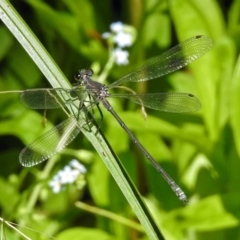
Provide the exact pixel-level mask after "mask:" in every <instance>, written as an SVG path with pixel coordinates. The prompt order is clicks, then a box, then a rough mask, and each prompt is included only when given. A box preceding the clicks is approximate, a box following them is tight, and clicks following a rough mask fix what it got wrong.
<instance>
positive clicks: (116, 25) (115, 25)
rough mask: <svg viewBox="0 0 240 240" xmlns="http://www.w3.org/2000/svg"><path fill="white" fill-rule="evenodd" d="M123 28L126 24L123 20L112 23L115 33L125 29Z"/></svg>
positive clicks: (111, 27)
mask: <svg viewBox="0 0 240 240" xmlns="http://www.w3.org/2000/svg"><path fill="white" fill-rule="evenodd" d="M123 28H124V24H123V23H122V22H115V23H111V25H110V29H111V31H112V32H115V33H117V32H121V31H123Z"/></svg>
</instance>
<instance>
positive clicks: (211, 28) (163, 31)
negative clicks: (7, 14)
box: [0, 0, 240, 240]
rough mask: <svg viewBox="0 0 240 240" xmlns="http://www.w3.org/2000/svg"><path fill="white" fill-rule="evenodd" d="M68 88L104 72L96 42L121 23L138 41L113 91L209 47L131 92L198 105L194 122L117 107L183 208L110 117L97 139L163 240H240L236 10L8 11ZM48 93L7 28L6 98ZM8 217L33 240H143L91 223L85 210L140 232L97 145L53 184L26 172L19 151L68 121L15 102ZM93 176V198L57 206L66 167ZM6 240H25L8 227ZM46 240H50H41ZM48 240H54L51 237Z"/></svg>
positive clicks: (220, 5) (79, 143) (1, 129)
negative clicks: (199, 38)
mask: <svg viewBox="0 0 240 240" xmlns="http://www.w3.org/2000/svg"><path fill="white" fill-rule="evenodd" d="M11 4H12V5H13V6H14V7H15V8H16V10H17V11H18V12H19V14H20V15H21V16H22V18H23V19H24V20H25V21H26V23H27V24H28V25H29V27H30V28H31V29H32V31H33V32H34V33H35V34H36V36H37V37H38V38H39V40H40V42H41V43H42V44H43V45H44V46H45V48H46V49H47V51H48V52H49V54H50V55H51V56H52V58H53V59H54V60H55V61H56V63H57V64H58V66H59V68H60V69H61V70H62V71H63V73H64V74H65V75H66V76H67V78H68V79H69V81H70V82H71V83H73V82H74V79H73V75H74V73H75V72H76V71H77V70H78V69H82V68H87V67H92V68H93V69H94V70H95V72H96V75H95V76H93V79H95V80H97V76H98V75H99V73H100V72H101V70H102V69H103V68H104V66H105V64H106V62H107V60H108V56H109V53H108V51H109V50H108V47H107V43H106V42H104V41H103V39H101V34H102V33H104V32H108V31H110V30H109V25H110V24H111V23H112V22H115V21H118V20H120V21H122V22H123V23H126V24H129V25H133V26H134V27H135V28H136V29H137V34H138V36H137V40H136V42H135V44H134V45H133V46H132V47H131V48H129V49H128V50H129V53H130V64H129V65H127V66H114V67H113V68H112V70H111V71H110V74H109V76H108V79H107V83H111V82H114V81H116V80H117V79H119V78H121V77H123V76H125V75H126V74H128V73H129V72H131V71H134V70H135V69H136V68H137V67H139V66H141V65H142V64H143V63H144V62H146V60H147V59H149V58H151V57H153V56H156V55H159V54H161V52H164V51H166V50H167V49H169V48H170V47H171V46H174V45H176V44H177V43H179V42H181V41H184V40H185V39H187V38H190V37H192V36H195V35H207V36H209V37H211V38H212V39H213V42H214V47H213V49H212V50H211V51H210V52H209V53H207V54H206V55H205V56H203V57H201V58H200V59H199V60H197V61H196V62H194V63H192V64H190V65H189V66H188V67H187V68H186V69H183V70H180V71H177V72H175V73H173V74H170V75H167V76H164V77H162V78H160V79H156V80H153V81H149V82H143V83H139V84H129V85H127V86H129V87H131V88H132V89H133V90H134V91H136V92H165V91H178V92H190V93H192V94H195V95H196V96H197V97H198V98H199V99H200V101H201V103H202V109H201V110H200V111H199V112H197V113H192V114H170V113H162V112H157V111H153V110H147V113H148V119H147V120H146V121H145V120H144V119H143V117H142V115H141V110H140V107H139V106H136V105H135V104H133V103H129V102H126V101H122V100H121V99H119V100H118V99H116V100H115V99H114V100H111V103H112V104H113V106H114V108H115V109H116V111H117V112H118V113H119V116H120V117H121V118H122V119H123V120H124V122H125V123H126V124H127V126H128V127H129V128H130V129H131V130H132V131H133V132H134V134H135V135H136V136H137V138H138V139H139V140H140V142H141V143H142V144H143V145H144V146H145V147H146V149H147V150H148V151H149V152H150V153H151V154H152V155H153V157H154V158H155V159H156V160H157V161H158V162H159V163H160V164H161V166H163V167H164V169H165V170H166V171H167V172H168V173H169V174H170V175H171V176H172V177H173V179H174V180H175V181H176V182H177V183H178V184H179V185H180V186H181V187H182V188H183V189H184V191H185V193H186V194H187V196H188V197H189V200H190V204H189V205H188V206H187V207H183V206H182V204H181V202H179V200H178V199H177V198H176V197H175V195H174V193H173V192H172V191H171V189H170V188H169V186H168V185H167V184H166V183H165V181H164V180H163V179H162V178H161V176H160V175H159V174H158V173H157V172H156V170H155V169H154V168H153V167H152V166H151V165H150V164H149V163H148V162H147V161H146V160H145V159H144V157H143V156H142V154H141V153H140V152H139V150H138V149H137V148H136V146H135V145H134V144H133V143H132V142H131V141H130V139H129V137H128V136H127V134H126V133H125V132H124V131H123V130H122V129H121V127H120V126H119V125H118V123H117V122H116V120H115V119H114V118H113V117H112V116H111V115H110V114H109V113H108V112H106V111H105V110H103V113H104V119H103V123H102V125H101V130H102V131H103V132H104V134H105V137H106V138H107V139H108V141H109V143H110V145H111V146H112V148H113V150H114V151H115V153H116V154H117V155H118V157H119V158H120V160H121V161H122V163H123V164H124V166H125V168H126V170H127V171H128V173H129V175H130V177H131V178H132V180H133V182H134V183H135V185H136V186H137V188H138V189H139V191H140V193H141V194H142V195H143V197H144V200H145V202H146V204H147V206H148V207H149V209H150V212H151V213H152V215H153V217H154V219H155V221H156V222H157V225H158V226H159V228H160V229H161V231H162V233H163V235H164V236H165V238H166V239H191V240H192V239H204V240H206V239H211V240H212V239H218V240H219V239H240V228H239V217H240V204H239V203H240V161H239V160H240V159H239V156H240V127H239V123H240V106H239V102H240V76H239V75H240V69H239V67H240V62H239V60H237V57H238V55H237V54H238V52H239V47H240V40H239V39H240V38H239V37H240V1H239V0H236V1H212V0H203V1H198V0H188V1H187V0H169V1H157V0H148V1H147V0H146V1H140V0H139V1H103V2H102V1H94V0H92V1H87V0H85V1H84V0H61V1H39V0H32V1H31V0H28V1H19V0H18V1H17V0H15V1H11ZM44 87H51V86H50V85H49V83H48V82H47V80H46V79H45V78H44V77H43V74H42V73H41V72H40V71H39V70H38V68H37V66H36V65H35V64H34V62H33V61H32V60H31V59H30V58H29V56H28V55H27V53H26V52H25V51H24V49H23V48H22V46H21V45H20V44H19V43H18V42H17V40H16V39H15V38H14V37H13V36H12V34H11V33H10V32H9V31H8V30H7V28H6V26H5V25H4V24H3V23H1V25H0V91H9V90H24V89H29V88H44ZM0 119H1V120H0V134H1V135H0V151H1V152H0V161H1V168H0V189H1V197H0V213H1V215H0V216H1V217H2V218H4V219H5V220H8V221H13V222H16V223H18V224H21V225H24V226H26V227H30V228H33V229H35V230H38V231H41V232H43V233H42V234H41V233H35V232H33V231H27V232H26V230H24V229H21V230H23V231H24V232H26V234H27V235H28V236H29V237H31V238H32V239H50V238H49V237H47V236H50V235H51V236H55V237H56V238H57V239H86V238H88V239H147V236H146V235H145V233H144V231H139V230H138V229H136V228H134V227H131V226H129V225H128V224H127V223H126V224H122V223H119V220H118V219H117V217H116V215H115V218H113V219H109V218H107V217H103V216H101V215H100V213H99V212H98V211H95V213H89V212H88V210H87V209H79V208H76V206H75V205H74V204H75V202H76V201H78V200H80V201H83V202H85V203H87V204H89V205H92V206H96V207H98V208H99V209H105V210H108V211H110V212H113V213H115V214H117V215H120V216H123V217H125V218H126V219H129V220H132V221H136V222H137V219H136V217H135V215H134V213H133V211H132V210H131V208H130V206H129V204H128V202H127V201H126V200H125V198H124V196H123V195H122V193H121V192H120V190H119V189H118V186H117V185H116V183H115V182H114V180H113V178H112V177H111V176H110V174H109V172H108V171H107V169H106V167H105V166H104V164H103V163H102V161H101V159H100V158H99V156H98V155H97V153H96V151H95V149H94V148H93V147H92V145H91V144H90V143H89V142H88V141H87V140H86V139H85V138H84V136H83V135H82V134H80V135H79V136H78V137H77V138H76V140H75V141H74V142H73V143H72V144H71V145H70V146H69V147H68V149H67V150H65V151H63V154H58V155H57V156H56V157H55V158H54V161H53V166H52V168H51V170H50V171H49V172H48V175H47V176H46V175H44V176H43V172H42V170H43V169H44V168H46V166H47V165H46V163H43V164H40V165H38V166H36V167H33V168H23V167H22V166H21V165H20V163H19V161H18V156H19V153H20V151H21V149H22V148H23V147H24V146H26V145H27V144H28V143H30V142H31V141H33V140H34V139H36V138H37V137H38V136H40V135H41V134H42V133H43V132H45V131H47V129H50V128H51V127H52V126H54V125H56V124H58V123H60V122H61V121H63V120H64V119H66V115H65V114H64V113H63V112H62V111H61V110H51V111H50V110H49V111H47V119H48V122H47V124H46V127H43V124H42V120H43V111H33V110H29V109H26V108H24V106H22V104H21V102H20V99H19V94H16V93H15V94H13V93H12V94H3V95H0ZM73 158H77V159H78V160H79V161H80V162H82V163H83V164H85V166H86V168H87V169H88V173H87V175H86V180H87V183H86V186H85V187H84V188H83V189H79V188H77V187H76V185H72V186H68V187H66V189H65V190H64V191H62V192H61V193H59V194H53V193H52V191H51V189H50V188H49V187H48V182H49V180H50V179H51V178H52V177H53V176H54V175H55V174H56V172H57V171H58V170H60V169H62V168H63V167H64V166H65V165H66V164H67V163H68V162H69V161H70V160H71V159H73ZM4 231H5V234H6V238H7V239H22V238H21V237H20V235H19V234H18V233H16V232H14V231H13V230H9V228H8V227H7V226H6V225H4ZM44 234H45V235H44ZM46 235H47V236H46Z"/></svg>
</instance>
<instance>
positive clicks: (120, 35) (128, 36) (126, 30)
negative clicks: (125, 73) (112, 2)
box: [102, 22, 135, 65]
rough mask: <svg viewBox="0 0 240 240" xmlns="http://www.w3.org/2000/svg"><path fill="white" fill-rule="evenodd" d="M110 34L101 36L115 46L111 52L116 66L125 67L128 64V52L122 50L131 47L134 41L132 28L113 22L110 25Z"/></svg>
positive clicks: (106, 33)
mask: <svg viewBox="0 0 240 240" xmlns="http://www.w3.org/2000/svg"><path fill="white" fill-rule="evenodd" d="M110 29H111V32H105V33H103V34H102V37H103V38H104V39H110V40H112V41H113V42H114V44H116V48H114V50H113V55H114V57H115V62H116V64H117V65H127V64H128V63H129V61H128V57H129V52H128V51H127V50H123V48H125V47H130V46H132V44H133V42H134V40H135V36H134V35H135V34H134V33H135V30H134V28H133V27H131V26H129V25H126V24H123V23H122V22H115V23H112V24H111V25H110Z"/></svg>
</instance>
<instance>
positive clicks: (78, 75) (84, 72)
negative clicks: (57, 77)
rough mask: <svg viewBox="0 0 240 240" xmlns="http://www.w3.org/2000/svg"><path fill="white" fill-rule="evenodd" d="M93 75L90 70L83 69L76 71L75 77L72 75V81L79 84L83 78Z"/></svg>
mask: <svg viewBox="0 0 240 240" xmlns="http://www.w3.org/2000/svg"><path fill="white" fill-rule="evenodd" d="M92 75H93V70H92V69H84V70H80V71H78V72H77V73H76V74H75V75H74V79H75V80H76V81H77V82H81V81H82V80H83V79H84V77H86V76H87V77H91V76H92Z"/></svg>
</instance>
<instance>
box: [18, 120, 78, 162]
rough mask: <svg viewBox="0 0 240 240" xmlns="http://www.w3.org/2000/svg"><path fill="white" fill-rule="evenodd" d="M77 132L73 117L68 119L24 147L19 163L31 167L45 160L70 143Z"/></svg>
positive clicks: (75, 121) (76, 123)
mask: <svg viewBox="0 0 240 240" xmlns="http://www.w3.org/2000/svg"><path fill="white" fill-rule="evenodd" d="M79 132H80V126H79V125H78V122H77V120H76V118H75V116H71V117H69V118H68V119H67V120H65V121H64V122H62V123H60V124H59V125H57V126H55V127H53V128H52V129H50V130H49V131H48V132H46V133H45V134H43V135H41V136H40V137H39V138H37V139H36V140H35V141H33V142H32V143H30V144H29V145H28V146H27V147H25V148H24V149H23V150H22V151H21V153H20V156H19V160H20V163H21V164H22V165H23V166H24V167H31V166H34V165H37V164H39V163H41V162H43V161H45V160H47V159H48V158H49V157H51V156H53V155H54V154H56V153H58V152H59V151H61V150H62V149H63V148H65V147H66V146H67V145H68V144H69V143H70V142H72V141H73V139H74V138H75V137H76V136H77V135H78V134H79Z"/></svg>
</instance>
